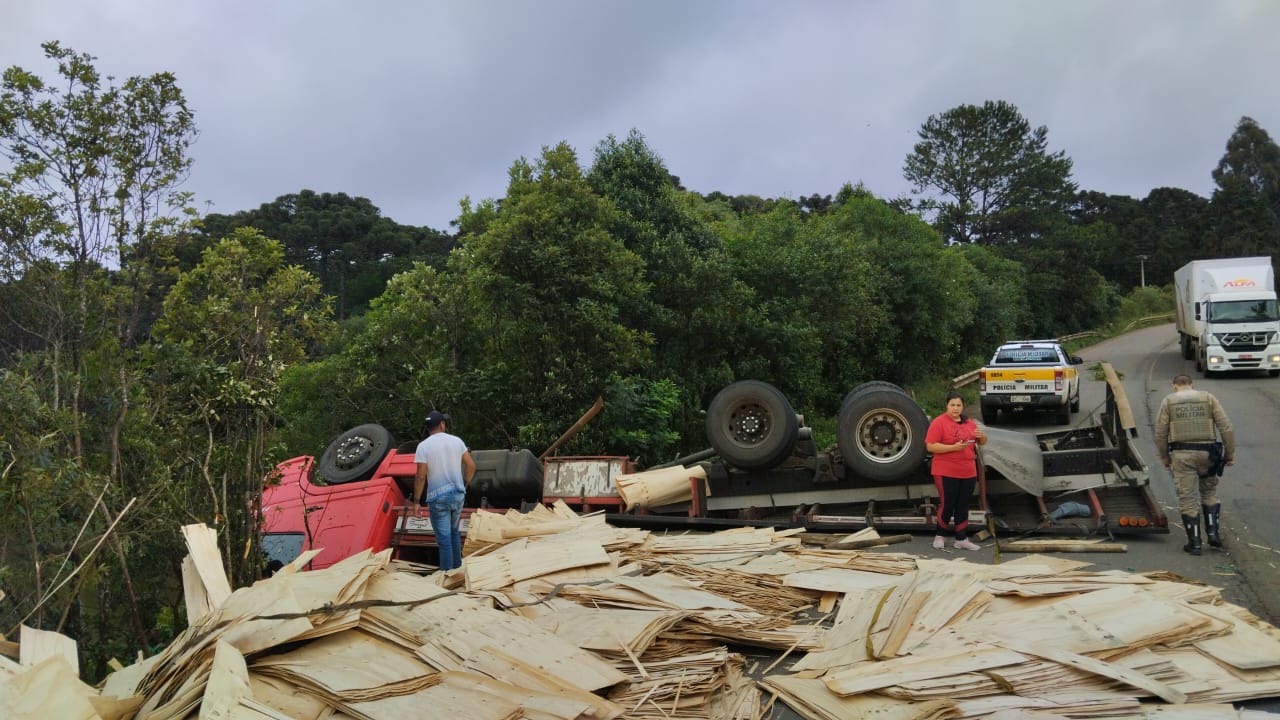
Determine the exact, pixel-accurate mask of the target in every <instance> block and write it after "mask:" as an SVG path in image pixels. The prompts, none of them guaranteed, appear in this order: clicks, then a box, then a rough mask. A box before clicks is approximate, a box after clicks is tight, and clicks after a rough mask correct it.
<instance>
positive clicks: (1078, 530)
mask: <svg viewBox="0 0 1280 720" xmlns="http://www.w3.org/2000/svg"><path fill="white" fill-rule="evenodd" d="M1103 371H1104V374H1105V375H1106V402H1105V404H1104V405H1103V406H1102V408H1101V410H1100V413H1099V414H1098V415H1097V416H1096V417H1094V418H1092V419H1093V420H1095V421H1096V424H1091V425H1082V426H1080V427H1075V428H1072V429H1068V430H1060V431H1054V432H1045V433H1036V434H1033V433H1026V432H1016V431H1011V430H1007V429H1001V428H987V429H986V432H987V435H988V438H989V439H988V442H987V444H986V445H985V446H983V447H981V448H980V449H979V453H978V462H977V465H978V467H977V472H978V479H979V481H978V490H977V507H976V508H972V509H971V514H970V523H971V524H976V525H978V526H979V527H983V526H988V527H992V528H993V529H997V530H999V531H1002V532H1015V533H1022V532H1028V533H1029V532H1034V533H1037V534H1057V535H1076V536H1080V535H1095V534H1102V535H1120V534H1139V533H1168V532H1169V528H1168V522H1167V518H1166V517H1165V515H1164V513H1163V511H1161V509H1160V508H1159V506H1158V505H1157V504H1156V502H1155V500H1154V498H1153V496H1152V494H1151V491H1150V487H1149V479H1150V478H1149V474H1148V469H1147V466H1146V464H1145V462H1144V461H1143V459H1142V457H1141V455H1140V454H1139V452H1138V449H1137V447H1136V446H1135V444H1134V439H1135V438H1136V437H1137V428H1136V426H1135V424H1134V422H1133V415H1132V412H1131V410H1130V408H1129V404H1128V400H1127V398H1126V396H1125V394H1124V389H1123V387H1122V385H1121V384H1120V382H1119V379H1118V377H1117V376H1116V374H1115V372H1114V370H1113V369H1112V368H1111V367H1110V366H1109V365H1107V364H1104V365H1103ZM927 427H928V418H927V416H926V415H925V413H924V411H923V410H922V409H921V408H920V407H919V405H918V404H917V403H916V402H915V401H914V400H913V399H912V398H911V397H910V396H909V395H907V394H906V393H905V392H904V391H903V390H902V389H901V388H899V387H897V386H895V385H892V384H890V383H884V382H872V383H866V384H865V385H863V386H860V387H858V388H856V389H854V390H853V391H852V392H850V393H849V394H848V395H847V396H846V397H845V399H844V401H843V403H842V406H841V410H840V415H839V419H838V425H837V444H836V446H835V447H833V448H828V449H825V450H819V449H817V448H816V447H815V445H814V443H813V440H812V438H811V435H810V433H809V430H808V428H805V427H803V418H801V417H799V416H797V415H796V414H795V413H794V411H793V410H792V409H791V406H790V404H789V403H788V401H787V400H786V398H785V397H784V396H783V395H782V393H781V392H779V391H778V390H777V389H776V388H773V387H772V386H769V385H768V384H766V383H761V382H758V381H743V382H740V383H734V384H733V385H730V386H728V387H726V388H725V389H724V390H722V391H721V392H720V393H719V394H718V395H717V396H716V398H715V399H714V400H713V402H712V403H711V406H710V407H709V408H708V412H707V435H708V440H709V441H710V443H711V445H712V448H711V449H709V450H707V451H704V452H703V453H698V454H697V455H695V456H690V457H689V458H683V459H682V461H676V462H675V463H671V465H675V466H686V467H688V468H689V469H690V470H691V472H690V476H691V477H690V478H689V488H688V492H687V493H685V494H684V498H683V499H682V500H680V501H678V502H671V503H667V504H664V505H661V506H656V507H643V506H641V505H639V504H636V503H628V502H627V500H626V499H625V498H622V497H620V496H618V495H617V492H616V488H614V489H613V494H614V496H615V497H617V500H616V502H611V499H610V497H609V493H610V488H608V487H600V486H599V484H597V488H596V489H594V490H593V491H592V493H591V498H590V499H588V498H587V497H586V495H585V494H579V493H576V492H575V489H574V487H573V482H572V478H573V477H575V476H576V475H579V474H582V473H583V472H584V471H586V470H587V469H588V467H587V465H584V464H583V462H582V461H584V460H586V458H549V459H547V461H546V464H547V475H548V476H549V477H550V476H552V475H553V474H554V475H555V476H556V477H560V478H563V477H565V476H568V477H569V478H570V481H568V482H565V481H563V480H562V481H559V482H555V483H552V482H548V483H547V484H546V487H545V489H544V495H545V496H544V500H545V501H553V500H557V499H560V500H565V501H566V502H569V503H571V504H574V503H577V504H578V505H579V506H583V505H586V506H589V507H594V508H602V507H607V506H609V505H610V504H612V505H614V507H615V508H616V509H617V511H616V512H612V513H609V514H608V519H609V521H610V522H612V523H615V524H620V525H639V526H647V527H699V528H709V527H733V526H743V525H757V526H773V527H805V528H807V529H810V530H815V531H831V532H837V531H853V530H858V529H861V528H865V527H874V528H877V529H881V530H895V531H912V530H916V531H922V532H923V531H926V530H933V529H934V528H936V527H937V514H936V510H937V502H938V490H937V487H936V485H935V483H934V480H933V477H932V475H931V474H930V473H929V464H928V457H927V455H926V453H925V449H924V435H925V432H926V430H927ZM597 460H598V461H605V460H606V459H597ZM695 469H698V470H699V472H696V473H694V472H692V471H693V470H695ZM587 474H598V473H594V472H592V473H587ZM704 474H705V480H704V479H702V477H701V476H702V475H704ZM695 475H696V477H695ZM584 501H585V502H584ZM628 505H630V506H629V507H628ZM624 508H625V509H624Z"/></svg>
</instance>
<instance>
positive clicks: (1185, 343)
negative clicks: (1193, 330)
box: [1179, 334, 1195, 360]
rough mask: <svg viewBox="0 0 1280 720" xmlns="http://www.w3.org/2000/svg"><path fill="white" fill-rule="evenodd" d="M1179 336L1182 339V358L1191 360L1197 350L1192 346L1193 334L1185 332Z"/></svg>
mask: <svg viewBox="0 0 1280 720" xmlns="http://www.w3.org/2000/svg"><path fill="white" fill-rule="evenodd" d="M1179 337H1180V338H1181V340H1182V359H1183V360H1190V359H1191V358H1192V357H1194V356H1195V351H1194V350H1193V349H1192V348H1191V336H1190V335H1185V334H1184V335H1180V336H1179Z"/></svg>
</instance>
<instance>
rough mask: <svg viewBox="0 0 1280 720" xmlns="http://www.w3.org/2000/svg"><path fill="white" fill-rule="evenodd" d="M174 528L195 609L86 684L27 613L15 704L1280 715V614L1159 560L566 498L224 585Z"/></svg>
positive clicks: (112, 715) (101, 712)
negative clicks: (843, 547)
mask: <svg viewBox="0 0 1280 720" xmlns="http://www.w3.org/2000/svg"><path fill="white" fill-rule="evenodd" d="M184 534H185V535H186V537H187V539H188V545H189V548H190V550H191V558H190V559H189V561H188V563H186V564H184V582H185V583H186V599H187V603H188V615H189V618H190V622H191V624H190V627H188V628H187V629H186V630H185V631H183V632H182V633H180V634H179V636H178V637H177V638H176V639H175V640H174V641H173V642H172V643H171V644H170V645H169V646H168V647H166V648H165V649H164V650H163V651H161V652H159V653H158V654H156V655H153V656H151V657H148V658H145V659H142V660H140V661H139V662H137V663H135V664H133V665H129V666H127V667H126V666H119V668H118V670H117V671H116V672H114V673H112V674H111V675H110V676H108V677H107V678H106V680H105V681H104V682H103V683H101V684H100V685H99V686H97V687H92V686H89V685H87V684H85V683H83V682H82V681H81V680H80V679H79V678H78V676H77V674H78V671H77V668H76V664H75V657H76V652H75V645H74V643H73V642H72V641H70V640H69V639H67V638H64V637H62V636H60V635H57V634H56V633H50V632H42V631H39V630H35V629H31V628H24V629H23V630H22V633H21V636H20V638H18V643H17V644H16V648H15V644H14V643H13V642H12V641H5V642H4V644H0V651H4V652H0V717H4V718H13V719H18V718H59V719H62V718H68V719H72V720H80V719H83V720H91V719H94V718H101V719H102V720H118V719H123V720H131V719H134V718H137V719H140V720H160V719H162V718H164V719H167V718H174V719H178V718H200V719H202V720H215V719H216V720H251V719H252V720H259V719H263V718H276V719H279V718H293V719H294V720H345V719H346V718H359V719H365V718H369V719H386V720H409V719H411V718H412V719H414V720H420V719H423V718H426V719H433V718H439V719H440V720H455V719H456V718H464V719H465V720H490V719H492V720H516V719H518V718H529V719H530V720H554V719H557V718H565V719H569V718H582V719H586V720H608V719H610V718H653V719H654V720H657V719H659V718H660V719H662V720H669V719H670V718H705V719H707V720H739V719H744V720H745V719H755V718H764V717H782V716H784V713H783V710H782V707H781V706H780V705H778V703H783V704H785V705H786V706H787V707H789V708H790V712H791V713H793V714H794V715H798V716H800V717H803V718H815V719H817V718H821V719H826V718H832V719H834V718H840V719H842V720H843V719H847V718H876V719H878V720H925V719H929V720H933V719H939V720H940V719H943V718H995V719H998V720H1012V719H1025V720H1051V719H1055V718H1135V719H1137V718H1143V719H1146V718H1151V719H1155V718H1160V719H1163V720H1189V719H1191V718H1195V719H1196V720H1215V719H1217V718H1223V719H1225V718H1251V717H1257V718H1268V717H1273V716H1271V715H1268V714H1266V713H1261V712H1257V711H1238V710H1235V709H1233V708H1232V705H1231V703H1232V702H1235V701H1241V700H1245V699H1251V698H1266V697H1277V696H1280V631H1277V629H1276V628H1275V627H1273V626H1271V625H1269V624H1267V623H1265V622H1263V621H1261V620H1259V619H1258V618H1257V617H1255V616H1253V615H1252V614H1250V613H1249V612H1248V611H1246V610H1245V609H1243V608H1240V607H1237V606H1234V605H1231V604H1229V603H1227V602H1225V601H1223V599H1222V597H1221V595H1220V592H1219V590H1218V589H1217V588H1214V587H1209V586H1205V585H1199V584H1194V583H1191V582H1187V581H1183V580H1181V579H1179V578H1177V577H1175V576H1172V575H1170V574H1168V573H1149V574H1132V573H1125V572H1091V571H1089V570H1088V569H1087V568H1088V564H1087V563H1083V562H1080V561H1077V560H1067V559H1062V558H1055V557H1046V556H1040V555H1026V556H1020V557H1019V558H1018V559H1017V560H1015V561H1013V562H1007V563H1004V564H1000V565H987V564H981V563H976V562H968V561H964V560H952V561H949V560H933V559H924V558H920V557H915V556H912V555H909V554H904V553H900V552H889V551H885V550H883V549H880V550H872V551H839V550H831V549H822V548H814V547H810V546H806V545H805V544H803V542H802V541H803V539H804V534H803V533H802V532H800V531H794V530H792V531H775V530H771V529H757V528H744V529H735V530H728V531H724V532H717V533H700V534H694V533H689V534H670V533H666V534H658V533H654V532H649V531H644V530H636V529H626V528H618V527H612V526H610V525H608V524H606V523H605V522H604V519H603V518H602V517H601V516H598V515H597V516H590V515H588V516H578V515H576V514H574V512H573V511H572V510H571V509H569V508H568V507H566V506H563V505H557V506H554V507H550V508H545V507H544V508H540V509H538V510H536V511H535V512H532V513H528V514H520V513H516V512H508V513H505V514H497V513H488V512H480V513H477V514H475V515H473V516H472V519H471V525H470V530H469V534H468V538H467V543H466V547H465V561H464V564H463V567H462V568H461V569H460V570H455V571H452V572H449V573H440V572H428V573H425V574H424V573H422V572H411V571H408V570H405V569H403V566H401V565H400V564H399V563H397V562H394V561H391V560H390V559H389V556H388V555H387V554H386V553H382V554H376V555H375V554H370V553H367V552H366V553H362V554H359V555H356V556H353V557H350V558H348V559H346V560H344V561H342V562H340V563H338V564H336V565H333V566H331V567H329V568H325V569H322V570H304V569H303V568H305V566H306V563H307V561H308V560H309V559H310V557H311V556H310V555H304V556H303V557H300V558H299V559H298V560H297V561H296V562H294V563H292V564H291V565H289V566H287V567H285V568H284V569H283V570H281V571H280V572H278V573H277V574H275V575H274V576H272V577H270V578H267V579H264V580H261V581H259V582H257V583H256V584H254V585H253V586H251V587H243V588H239V589H236V590H234V591H231V590H230V588H229V587H227V586H226V580H225V574H224V573H223V572H222V570H221V562H220V560H219V558H218V552H217V543H216V538H215V537H213V536H212V534H211V531H209V530H208V529H207V528H204V527H203V526H191V527H188V528H185V529H184ZM417 569H418V570H420V569H421V568H420V567H419V568H417ZM6 648H8V650H7V651H5V649H6ZM6 655H7V656H6ZM8 656H12V657H8ZM794 715H792V716H794Z"/></svg>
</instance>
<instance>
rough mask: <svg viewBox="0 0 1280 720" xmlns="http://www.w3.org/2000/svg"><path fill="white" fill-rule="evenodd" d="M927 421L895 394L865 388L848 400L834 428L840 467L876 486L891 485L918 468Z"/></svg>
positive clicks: (906, 397) (901, 395) (903, 395)
mask: <svg viewBox="0 0 1280 720" xmlns="http://www.w3.org/2000/svg"><path fill="white" fill-rule="evenodd" d="M928 429H929V418H928V416H927V415H925V413H924V410H923V409H921V407H920V405H919V404H917V403H916V401H915V400H912V399H911V397H910V396H909V395H907V394H906V393H905V392H902V391H901V390H894V389H889V388H867V389H865V390H862V391H861V392H857V393H855V394H853V396H851V397H849V398H848V399H847V400H846V401H845V403H844V405H843V406H842V407H841V408H840V415H839V418H838V419H837V422H836V433H837V436H836V443H837V445H839V447H840V455H841V457H843V458H844V464H845V465H846V466H848V467H849V469H851V470H853V472H854V473H855V474H857V475H858V476H861V477H865V478H867V479H870V480H874V481H876V482H893V481H895V480H900V479H902V478H903V477H905V476H907V475H909V474H911V473H913V472H916V471H917V470H918V469H919V468H920V466H921V464H922V463H923V462H924V455H925V447H924V435H925V432H926V431H927V430H928Z"/></svg>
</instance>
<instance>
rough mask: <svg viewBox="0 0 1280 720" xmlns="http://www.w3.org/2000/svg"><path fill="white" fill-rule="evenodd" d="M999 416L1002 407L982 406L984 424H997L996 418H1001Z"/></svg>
mask: <svg viewBox="0 0 1280 720" xmlns="http://www.w3.org/2000/svg"><path fill="white" fill-rule="evenodd" d="M999 417H1000V408H997V407H987V406H985V405H984V406H983V407H982V424H983V425H995V424H996V420H997V419H999Z"/></svg>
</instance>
